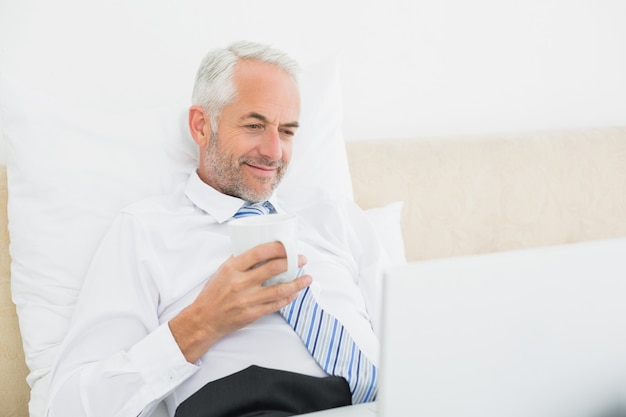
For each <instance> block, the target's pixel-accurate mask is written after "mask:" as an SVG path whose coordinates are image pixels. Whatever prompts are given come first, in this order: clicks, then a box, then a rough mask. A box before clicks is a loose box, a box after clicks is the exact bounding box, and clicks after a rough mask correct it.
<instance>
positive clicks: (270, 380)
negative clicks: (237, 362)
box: [175, 366, 352, 417]
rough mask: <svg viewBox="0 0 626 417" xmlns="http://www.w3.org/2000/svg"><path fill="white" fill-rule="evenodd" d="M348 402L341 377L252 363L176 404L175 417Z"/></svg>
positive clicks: (299, 410) (241, 415) (244, 416)
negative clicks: (283, 369)
mask: <svg viewBox="0 0 626 417" xmlns="http://www.w3.org/2000/svg"><path fill="white" fill-rule="evenodd" d="M350 404H352V394H351V393H350V387H349V386H348V383H347V382H346V380H345V379H343V378H340V377H334V376H329V377H325V378H316V377H312V376H308V375H301V374H297V373H293V372H286V371H278V370H275V369H266V368H261V367H259V366H251V367H249V368H246V369H244V370H243V371H240V372H237V373H235V374H233V375H229V376H227V377H225V378H222V379H218V380H216V381H213V382H209V383H208V384H206V385H205V386H204V387H202V388H201V389H200V390H199V391H198V392H196V393H195V394H193V395H192V396H191V397H189V398H187V399H186V400H185V401H183V402H182V403H181V404H180V405H179V406H178V408H177V409H176V415H175V417H257V416H259V417H260V416H263V417H285V416H292V415H295V414H303V413H311V412H313V411H319V410H325V409H328V408H335V407H340V406H344V405H350Z"/></svg>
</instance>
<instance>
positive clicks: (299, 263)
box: [298, 255, 307, 268]
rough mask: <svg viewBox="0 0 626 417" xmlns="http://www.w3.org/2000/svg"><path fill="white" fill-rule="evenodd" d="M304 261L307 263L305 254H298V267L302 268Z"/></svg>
mask: <svg viewBox="0 0 626 417" xmlns="http://www.w3.org/2000/svg"><path fill="white" fill-rule="evenodd" d="M306 263H307V259H306V256H304V255H298V268H302V267H303V266H304V265H306Z"/></svg>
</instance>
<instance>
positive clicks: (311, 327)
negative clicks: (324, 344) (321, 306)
mask: <svg viewBox="0 0 626 417" xmlns="http://www.w3.org/2000/svg"><path fill="white" fill-rule="evenodd" d="M315 313H317V304H315V306H313V315H312V317H311V325H310V326H308V327H309V332H308V333H307V335H306V342H304V343H305V344H306V345H307V346H309V345H310V344H311V335H312V334H313V327H314V326H313V324H314V323H315V315H316V314H315ZM321 321H322V320H321V317H320V323H321ZM321 328H322V326H317V329H318V330H317V331H318V333H317V334H319V329H321ZM315 341H316V342H317V336H316V337H315ZM313 350H315V346H313Z"/></svg>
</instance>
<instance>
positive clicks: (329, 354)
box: [324, 320, 338, 369]
mask: <svg viewBox="0 0 626 417" xmlns="http://www.w3.org/2000/svg"><path fill="white" fill-rule="evenodd" d="M337 323H338V321H337V320H333V331H332V332H331V333H330V340H329V341H328V354H327V355H326V363H325V364H324V369H328V368H329V367H328V364H329V363H330V356H331V355H332V351H333V345H334V344H335V332H336V331H337Z"/></svg>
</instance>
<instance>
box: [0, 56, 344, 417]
mask: <svg viewBox="0 0 626 417" xmlns="http://www.w3.org/2000/svg"><path fill="white" fill-rule="evenodd" d="M300 81H301V91H302V100H303V104H302V114H301V125H302V128H301V129H300V131H299V134H298V136H297V139H296V141H295V144H294V160H293V163H292V166H291V167H290V170H289V172H288V173H287V175H286V177H285V179H284V183H283V184H282V185H281V188H280V190H279V196H280V197H281V198H282V199H283V200H285V201H289V200H290V199H292V198H297V196H298V193H300V194H301V193H302V191H301V190H307V189H324V190H325V191H326V192H327V193H330V194H336V195H343V196H347V197H349V198H351V197H352V194H351V193H352V189H351V182H350V176H349V170H348V165H347V158H346V151H345V146H344V142H343V136H342V131H341V114H342V108H341V106H342V102H341V90H340V85H339V75H338V71H337V68H336V59H335V58H332V59H328V60H326V61H324V62H321V63H319V64H316V65H314V66H312V67H310V68H305V69H304V71H303V74H302V77H301V80H300ZM186 110H187V109H186V106H184V105H180V106H172V107H169V108H150V109H145V110H142V111H137V112H133V113H124V114H116V113H114V112H112V113H108V114H104V113H99V112H94V111H89V110H88V109H82V108H78V107H74V106H72V105H71V104H67V103H60V102H58V101H56V100H54V99H52V98H50V97H47V96H45V95H43V94H41V93H40V92H38V91H34V90H32V89H29V88H28V87H27V86H25V85H22V84H19V83H18V82H17V81H16V80H8V79H6V78H3V79H0V115H1V117H2V123H1V126H2V128H3V132H4V136H5V139H6V140H7V151H8V152H7V156H8V164H7V168H8V189H9V203H8V211H9V233H10V237H11V244H10V251H11V257H12V265H11V274H12V279H11V283H12V296H13V301H14V302H15V304H16V306H17V311H18V316H19V322H20V330H21V333H22V338H23V342H24V350H25V355H26V361H27V364H28V367H29V369H30V374H29V376H28V383H29V385H30V386H31V401H30V412H31V417H39V416H42V415H43V409H44V407H45V401H46V397H47V391H48V383H49V381H48V378H49V371H50V368H51V366H52V363H53V360H54V357H55V355H56V352H57V349H58V346H59V344H60V342H61V341H62V339H63V337H64V335H65V332H66V329H67V327H68V324H69V321H70V317H71V315H72V312H73V308H74V302H75V299H76V296H77V293H78V291H79V289H80V287H81V284H82V280H83V276H84V273H85V271H86V269H87V266H88V263H89V262H90V260H91V257H92V253H93V252H94V250H95V247H96V245H97V244H98V242H99V240H100V237H101V235H102V234H103V233H104V231H105V229H106V228H107V227H108V225H109V223H110V222H111V220H112V218H113V216H114V215H115V214H116V213H117V212H118V210H119V209H121V208H122V207H123V206H125V205H126V204H128V203H130V202H132V201H135V200H137V199H140V198H142V197H144V196H147V195H150V194H155V193H162V192H166V191H168V190H170V189H171V188H172V187H173V185H174V184H176V183H177V182H179V181H180V180H181V179H182V178H184V177H185V176H186V175H187V174H188V173H189V172H190V171H191V170H192V169H193V167H195V165H196V162H195V155H196V151H195V144H194V143H193V141H192V139H191V137H190V135H189V133H188V131H187V127H186Z"/></svg>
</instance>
